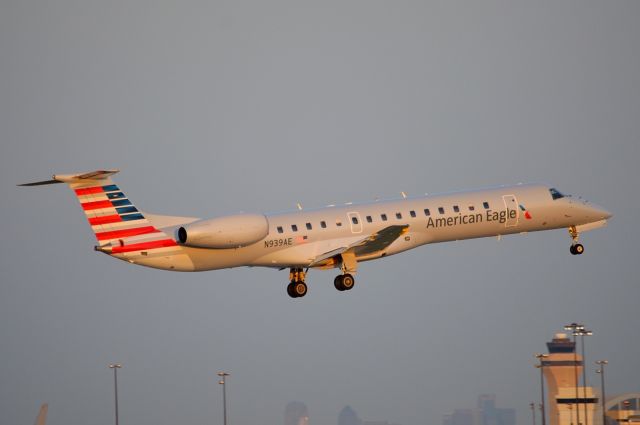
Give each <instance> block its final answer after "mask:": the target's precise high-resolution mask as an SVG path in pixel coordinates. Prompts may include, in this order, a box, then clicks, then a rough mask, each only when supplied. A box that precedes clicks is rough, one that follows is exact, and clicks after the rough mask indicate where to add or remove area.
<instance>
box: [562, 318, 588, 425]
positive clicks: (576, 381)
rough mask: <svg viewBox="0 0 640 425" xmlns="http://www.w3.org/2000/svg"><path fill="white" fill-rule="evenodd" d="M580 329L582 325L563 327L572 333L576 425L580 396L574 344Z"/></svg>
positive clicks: (579, 424) (575, 346)
mask: <svg viewBox="0 0 640 425" xmlns="http://www.w3.org/2000/svg"><path fill="white" fill-rule="evenodd" d="M580 329H584V325H580V324H578V323H575V322H574V323H571V324H569V325H566V326H565V327H564V330H565V331H572V332H571V333H572V335H573V371H574V376H575V383H576V423H577V425H581V423H580V405H579V404H578V402H579V400H578V398H579V397H580V394H579V393H578V347H577V342H576V336H577V333H576V332H577V331H578V330H580Z"/></svg>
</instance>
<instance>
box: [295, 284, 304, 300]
mask: <svg viewBox="0 0 640 425" xmlns="http://www.w3.org/2000/svg"><path fill="white" fill-rule="evenodd" d="M293 293H294V294H295V296H296V298H301V297H304V296H305V295H307V284H306V283H304V282H296V283H294V284H293Z"/></svg>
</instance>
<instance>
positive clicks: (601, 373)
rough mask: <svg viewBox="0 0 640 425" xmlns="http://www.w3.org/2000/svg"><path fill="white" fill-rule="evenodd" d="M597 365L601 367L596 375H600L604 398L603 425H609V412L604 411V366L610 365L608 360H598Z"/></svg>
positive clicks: (601, 390) (603, 401)
mask: <svg viewBox="0 0 640 425" xmlns="http://www.w3.org/2000/svg"><path fill="white" fill-rule="evenodd" d="M596 364H597V365H598V366H600V369H598V370H596V373H599V374H600V393H601V394H600V397H601V398H602V425H607V412H606V410H604V403H605V400H604V366H605V365H607V364H609V362H608V361H606V360H597V361H596Z"/></svg>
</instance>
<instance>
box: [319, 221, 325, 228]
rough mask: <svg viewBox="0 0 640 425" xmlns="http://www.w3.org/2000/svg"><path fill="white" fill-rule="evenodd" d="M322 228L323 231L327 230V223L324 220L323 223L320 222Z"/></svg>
mask: <svg viewBox="0 0 640 425" xmlns="http://www.w3.org/2000/svg"><path fill="white" fill-rule="evenodd" d="M320 227H322V228H323V229H326V228H327V222H326V221H324V220H323V221H321V222H320Z"/></svg>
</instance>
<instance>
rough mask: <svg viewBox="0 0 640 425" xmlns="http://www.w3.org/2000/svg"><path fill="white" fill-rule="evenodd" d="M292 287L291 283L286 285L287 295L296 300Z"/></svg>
mask: <svg viewBox="0 0 640 425" xmlns="http://www.w3.org/2000/svg"><path fill="white" fill-rule="evenodd" d="M293 285H294V283H293V282H292V283H290V284H288V285H287V295H289V296H290V297H291V298H298V296H297V295H296V293H295V291H294V289H293Z"/></svg>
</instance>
